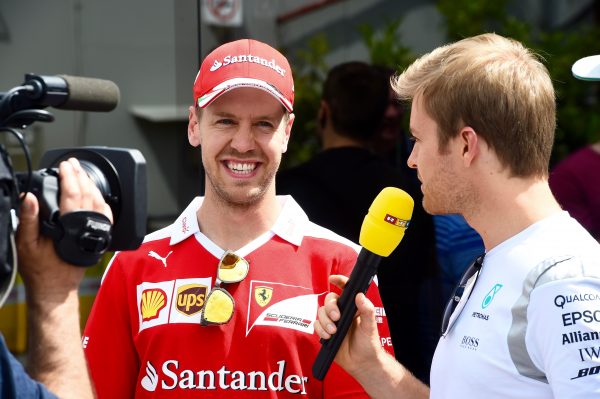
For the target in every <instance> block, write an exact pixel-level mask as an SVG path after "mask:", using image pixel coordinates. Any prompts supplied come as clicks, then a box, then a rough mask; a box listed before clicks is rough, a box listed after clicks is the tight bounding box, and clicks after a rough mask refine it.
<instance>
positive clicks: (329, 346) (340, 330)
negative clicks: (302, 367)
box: [312, 248, 381, 381]
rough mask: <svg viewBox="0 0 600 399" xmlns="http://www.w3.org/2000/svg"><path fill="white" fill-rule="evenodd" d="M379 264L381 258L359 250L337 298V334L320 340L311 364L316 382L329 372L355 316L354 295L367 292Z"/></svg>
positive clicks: (364, 250)
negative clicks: (317, 351) (317, 350)
mask: <svg viewBox="0 0 600 399" xmlns="http://www.w3.org/2000/svg"><path fill="white" fill-rule="evenodd" d="M379 262H381V256H379V255H376V254H374V253H373V252H371V251H369V250H367V249H365V248H362V249H361V250H360V253H359V254H358V259H357V260H356V264H355V265H354V269H353V270H352V273H351V274H350V278H349V279H348V282H347V284H346V286H345V287H344V290H343V291H342V295H340V297H339V298H338V307H339V309H340V319H339V320H338V321H337V323H335V325H336V327H337V332H336V333H335V334H333V335H332V336H331V338H329V339H327V340H325V339H321V345H322V346H321V350H319V353H318V354H317V357H316V359H315V362H314V363H313V368H312V372H313V376H314V377H315V378H316V379H317V380H321V381H322V380H323V379H324V378H325V375H326V374H327V371H329V367H330V366H331V363H333V359H334V358H335V355H336V354H337V352H338V350H339V349H340V346H341V345H342V342H343V341H344V337H345V336H346V334H347V333H348V330H349V329H350V326H351V325H352V321H353V320H354V315H355V314H356V302H355V298H356V295H357V294H358V293H360V292H362V293H366V292H367V289H368V288H369V285H370V284H371V281H373V277H375V274H377V267H378V266H379Z"/></svg>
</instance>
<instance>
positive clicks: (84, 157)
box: [15, 147, 147, 266]
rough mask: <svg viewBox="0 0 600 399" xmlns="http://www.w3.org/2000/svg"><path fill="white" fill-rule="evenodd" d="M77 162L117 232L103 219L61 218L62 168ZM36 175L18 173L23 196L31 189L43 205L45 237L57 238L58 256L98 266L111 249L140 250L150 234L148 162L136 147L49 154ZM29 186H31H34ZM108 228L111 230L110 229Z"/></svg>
mask: <svg viewBox="0 0 600 399" xmlns="http://www.w3.org/2000/svg"><path fill="white" fill-rule="evenodd" d="M69 158H77V160H78V161H79V163H80V164H81V166H82V168H83V170H84V171H85V172H86V173H87V175H88V176H89V177H90V179H91V180H92V181H93V182H94V184H95V185H96V187H98V189H99V190H100V193H101V194H102V196H103V198H104V200H105V201H106V203H107V204H108V205H109V206H110V208H111V211H112V213H113V224H112V228H110V225H107V224H106V220H104V219H103V218H102V217H101V216H99V215H91V214H90V213H89V212H84V213H80V214H79V215H77V216H79V217H78V218H75V216H74V215H70V216H69V217H67V218H66V219H62V218H61V217H60V212H59V202H60V187H59V183H58V165H59V164H60V162H61V161H66V160H67V159H69ZM40 167H41V168H43V169H40V170H37V171H35V172H33V173H32V174H31V180H30V182H29V181H28V180H29V174H28V173H26V172H17V173H16V174H15V175H16V179H17V185H18V188H19V191H20V192H26V191H30V192H31V193H33V194H34V195H35V196H36V197H37V199H38V202H39V204H40V228H41V231H42V234H44V235H46V236H49V237H52V239H53V240H54V242H55V247H56V250H57V252H58V254H59V255H60V256H61V258H62V259H64V260H65V261H67V262H69V263H72V264H74V265H78V266H91V265H94V264H95V263H97V261H98V256H99V255H101V254H102V253H104V252H105V251H106V250H110V251H119V250H128V249H135V248H137V247H139V245H140V244H141V243H142V241H143V239H144V236H145V234H146V209H147V199H146V186H147V181H146V161H145V159H144V157H143V155H142V153H141V152H139V151H138V150H135V149H128V148H114V147H112V148H111V147H78V148H64V149H54V150H50V151H48V152H46V153H45V154H44V155H43V157H42V160H41V161H40ZM28 186H29V187H28ZM107 227H109V228H108V229H107Z"/></svg>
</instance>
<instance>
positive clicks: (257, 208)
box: [196, 192, 281, 251]
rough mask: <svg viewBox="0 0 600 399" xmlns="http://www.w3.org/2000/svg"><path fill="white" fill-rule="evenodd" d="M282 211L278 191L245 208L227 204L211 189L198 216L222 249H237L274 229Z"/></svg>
mask: <svg viewBox="0 0 600 399" xmlns="http://www.w3.org/2000/svg"><path fill="white" fill-rule="evenodd" d="M280 211H281V206H280V205H279V201H278V200H277V198H276V197H275V193H274V192H272V193H266V194H265V196H264V197H263V198H262V199H261V200H259V201H258V202H257V203H254V204H252V205H248V206H245V207H240V206H233V205H228V204H225V203H224V202H223V201H220V200H217V199H216V198H215V197H214V195H211V194H210V193H208V192H207V195H206V197H205V198H204V201H203V202H202V206H201V207H200V209H198V211H197V212H196V215H197V218H198V225H199V226H200V231H201V232H202V233H203V234H204V235H205V236H207V237H208V238H209V239H210V240H211V241H212V242H214V243H215V244H217V245H218V246H219V247H221V248H222V249H225V250H227V249H229V250H232V251H236V250H238V249H240V248H242V247H243V246H244V245H246V244H248V243H250V242H252V241H253V240H255V239H256V238H258V237H260V236H261V235H262V234H264V233H265V232H267V231H268V230H270V229H271V228H272V227H273V225H274V224H275V222H276V220H277V218H278V216H279V213H280Z"/></svg>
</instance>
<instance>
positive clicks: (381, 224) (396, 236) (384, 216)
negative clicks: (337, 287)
mask: <svg viewBox="0 0 600 399" xmlns="http://www.w3.org/2000/svg"><path fill="white" fill-rule="evenodd" d="M414 206H415V202H414V200H413V199H412V198H411V196H410V195H408V194H407V193H406V192H405V191H403V190H400V189H399V188H396V187H386V188H384V189H383V190H381V192H380V193H379V195H377V197H376V198H375V200H374V201H373V203H372V204H371V206H370V207H369V212H368V213H367V215H366V216H365V219H364V220H363V224H362V227H361V229H360V239H359V242H360V245H361V246H362V249H361V251H360V253H359V254H358V258H357V259H356V264H355V265H354V268H353V269H352V273H351V274H350V278H349V279H348V282H347V283H346V286H345V287H344V290H343V291H342V295H340V297H339V299H338V307H339V309H340V319H339V320H338V322H337V323H336V326H337V332H336V333H335V334H333V335H332V336H331V338H329V339H327V340H324V339H321V345H322V346H321V350H320V351H319V353H318V354H317V357H316V359H315V362H314V363H313V368H312V371H313V375H314V377H315V378H316V379H318V380H323V379H324V378H325V375H326V374H327V371H328V370H329V367H330V366H331V363H333V359H334V358H335V355H336V354H337V351H338V350H339V348H340V345H341V344H342V341H343V340H344V337H345V336H346V334H347V333H348V330H349V329H350V325H352V320H353V319H354V315H355V314H356V303H355V302H354V299H355V298H356V295H357V294H358V293H360V292H362V293H366V292H367V289H368V288H369V285H370V284H371V282H372V281H373V278H374V277H375V275H376V274H377V267H378V266H379V262H381V258H382V257H387V256H389V255H390V254H391V253H392V252H393V251H394V249H396V247H397V246H398V244H399V243H400V241H401V240H402V237H404V232H405V231H406V228H407V227H408V225H409V224H410V218H411V217H412V212H413V208H414Z"/></svg>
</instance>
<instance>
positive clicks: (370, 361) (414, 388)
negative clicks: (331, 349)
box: [315, 276, 429, 399]
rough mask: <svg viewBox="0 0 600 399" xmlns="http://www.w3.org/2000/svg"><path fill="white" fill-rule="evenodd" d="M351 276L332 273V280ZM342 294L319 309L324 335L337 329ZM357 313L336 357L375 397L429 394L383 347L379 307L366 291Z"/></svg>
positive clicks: (318, 328) (404, 398) (341, 281)
mask: <svg viewBox="0 0 600 399" xmlns="http://www.w3.org/2000/svg"><path fill="white" fill-rule="evenodd" d="M347 280H348V278H347V277H344V276H331V278H330V282H331V283H332V284H334V285H336V286H338V287H340V288H343V286H344V285H345V284H346V281H347ZM338 297H339V296H338V295H337V294H334V293H330V294H328V295H327V297H326V299H325V304H324V306H322V307H321V308H320V309H319V312H318V319H317V321H316V322H315V331H316V332H317V334H318V335H319V336H320V337H321V338H324V339H328V338H330V337H331V334H333V333H335V331H336V327H335V325H334V322H335V321H337V320H339V318H340V311H339V308H338V306H337V300H338ZM356 306H357V308H358V310H357V317H356V318H355V320H354V322H353V324H352V326H351V327H350V330H349V332H348V334H347V335H346V337H345V338H344V342H343V343H342V346H341V347H340V349H339V351H338V353H337V355H336V358H335V361H336V363H338V364H339V365H340V366H342V368H344V369H345V370H346V371H347V372H348V373H349V374H350V375H352V376H353V377H354V378H355V379H356V380H357V381H358V382H359V383H360V384H361V385H362V386H363V388H364V389H365V391H367V393H368V394H369V395H370V396H371V397H372V398H377V399H387V398H390V399H392V398H393V399H415V398H422V399H425V398H428V397H429V388H428V387H427V386H426V385H424V384H423V383H422V382H421V381H419V380H418V379H417V378H415V377H414V376H413V375H412V374H411V373H410V372H409V371H408V370H407V369H406V368H404V366H402V365H401V364H400V363H398V362H397V361H396V359H394V358H393V357H392V356H391V355H390V354H388V353H387V352H385V350H384V349H383V348H382V347H381V342H380V338H379V334H378V333H377V323H376V321H375V307H374V306H373V303H371V301H369V300H368V299H367V298H366V297H365V296H364V295H363V294H358V295H357V296H356Z"/></svg>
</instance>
